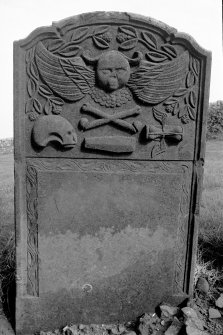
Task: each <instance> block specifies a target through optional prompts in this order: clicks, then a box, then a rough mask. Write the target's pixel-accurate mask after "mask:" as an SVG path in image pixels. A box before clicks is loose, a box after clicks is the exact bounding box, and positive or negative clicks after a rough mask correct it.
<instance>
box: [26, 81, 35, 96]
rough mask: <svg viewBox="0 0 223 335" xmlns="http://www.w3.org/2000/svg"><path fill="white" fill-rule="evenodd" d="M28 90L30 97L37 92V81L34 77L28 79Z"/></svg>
mask: <svg viewBox="0 0 223 335" xmlns="http://www.w3.org/2000/svg"><path fill="white" fill-rule="evenodd" d="M27 91H28V93H29V96H30V97H32V96H33V95H34V94H35V92H36V82H35V81H34V80H33V79H32V78H31V79H29V81H28V84H27Z"/></svg>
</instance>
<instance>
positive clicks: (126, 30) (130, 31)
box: [119, 26, 137, 37]
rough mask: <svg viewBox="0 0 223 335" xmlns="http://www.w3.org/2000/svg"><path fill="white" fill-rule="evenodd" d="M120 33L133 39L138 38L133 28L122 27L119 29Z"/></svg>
mask: <svg viewBox="0 0 223 335" xmlns="http://www.w3.org/2000/svg"><path fill="white" fill-rule="evenodd" d="M119 31H121V32H122V33H124V34H126V35H129V36H132V37H137V32H136V30H135V28H133V27H131V26H121V27H119Z"/></svg>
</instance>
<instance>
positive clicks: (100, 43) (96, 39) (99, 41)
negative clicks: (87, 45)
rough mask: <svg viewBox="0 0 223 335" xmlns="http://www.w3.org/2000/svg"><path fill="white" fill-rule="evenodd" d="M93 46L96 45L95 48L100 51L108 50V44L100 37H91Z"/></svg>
mask: <svg viewBox="0 0 223 335" xmlns="http://www.w3.org/2000/svg"><path fill="white" fill-rule="evenodd" d="M92 39H93V41H94V44H95V45H96V47H98V48H100V49H107V48H109V44H108V43H107V42H106V41H105V40H104V39H103V38H101V37H98V36H93V37H92Z"/></svg>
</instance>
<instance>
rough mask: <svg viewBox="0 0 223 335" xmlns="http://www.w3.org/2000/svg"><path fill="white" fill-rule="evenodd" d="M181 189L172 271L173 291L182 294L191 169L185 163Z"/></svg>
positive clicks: (184, 284) (184, 287)
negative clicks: (173, 267) (173, 269)
mask: <svg viewBox="0 0 223 335" xmlns="http://www.w3.org/2000/svg"><path fill="white" fill-rule="evenodd" d="M182 170H183V176H182V190H181V199H180V215H179V219H178V230H177V241H176V252H175V273H174V293H175V294H182V293H183V292H185V290H186V282H185V281H186V278H185V262H186V250H187V229H188V228H187V227H188V210H189V199H190V183H189V180H190V178H191V171H190V169H189V167H188V165H186V164H182Z"/></svg>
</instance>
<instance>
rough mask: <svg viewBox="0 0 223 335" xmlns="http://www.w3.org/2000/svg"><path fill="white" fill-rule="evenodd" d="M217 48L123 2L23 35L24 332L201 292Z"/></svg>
mask: <svg viewBox="0 0 223 335" xmlns="http://www.w3.org/2000/svg"><path fill="white" fill-rule="evenodd" d="M210 59H211V56H210V53H209V52H207V51H205V50H204V49H202V48H201V47H200V46H199V45H198V44H197V43H196V42H195V41H194V40H193V38H191V37H190V36H188V35H186V34H182V33H178V32H177V31H176V30H175V29H173V28H171V27H169V26H167V25H165V24H163V23H161V22H157V21H155V20H152V19H150V18H146V17H143V16H137V15H133V14H126V13H115V12H109V13H103V12H96V13H88V14H83V15H79V16H74V17H71V18H68V19H66V20H63V21H60V22H58V23H53V25H52V27H43V28H38V29H37V30H35V31H34V32H32V33H31V34H30V35H29V36H28V37H27V38H26V39H24V40H21V41H18V42H15V45H14V91H15V100H14V101H15V104H14V120H15V186H16V188H15V199H16V200H15V205H16V236H17V237H16V239H17V241H16V245H17V279H18V281H17V298H16V329H17V334H23V335H24V334H31V333H34V332H37V331H40V330H49V329H55V328H57V327H60V326H62V325H66V324H70V323H71V322H72V323H83V324H102V323H103V324H106V323H112V322H118V321H119V322H125V321H129V320H132V319H135V318H136V317H137V316H139V315H141V314H142V313H143V312H151V311H152V312H153V311H154V308H155V307H156V306H157V305H158V304H159V303H161V302H162V301H165V302H170V303H174V304H178V303H181V302H182V301H183V300H185V299H186V298H187V297H188V296H189V295H190V294H191V292H192V285H193V268H194V256H195V252H196V240H197V218H198V213H199V197H200V193H201V180H202V174H203V167H202V166H203V162H204V148H205V119H206V111H207V106H208V94H209V80H210Z"/></svg>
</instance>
